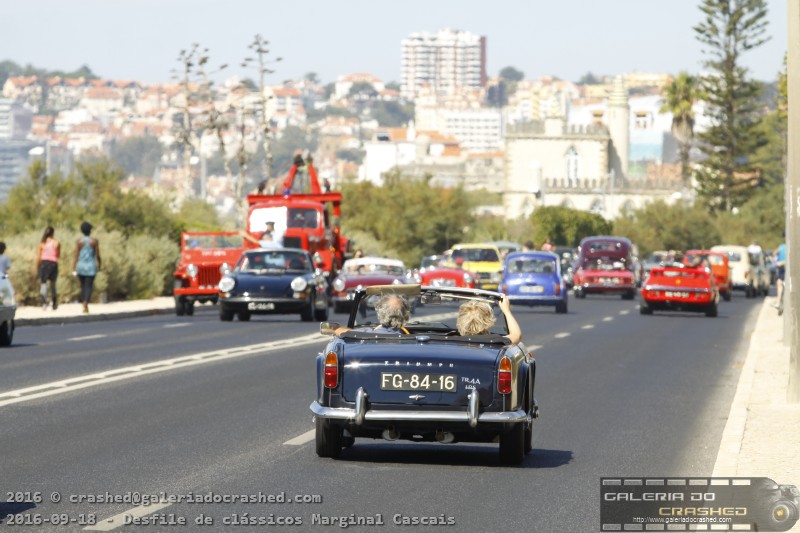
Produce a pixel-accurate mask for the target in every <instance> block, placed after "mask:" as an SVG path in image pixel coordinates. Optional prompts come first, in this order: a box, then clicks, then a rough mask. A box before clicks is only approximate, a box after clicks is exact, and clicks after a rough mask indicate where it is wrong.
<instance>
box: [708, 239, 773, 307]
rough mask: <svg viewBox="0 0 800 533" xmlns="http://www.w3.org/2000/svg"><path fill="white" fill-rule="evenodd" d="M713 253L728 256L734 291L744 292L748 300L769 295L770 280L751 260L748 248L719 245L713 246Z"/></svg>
mask: <svg viewBox="0 0 800 533" xmlns="http://www.w3.org/2000/svg"><path fill="white" fill-rule="evenodd" d="M711 251H712V252H722V253H724V254H726V255H727V256H728V265H729V266H730V269H731V284H732V286H733V289H734V290H741V291H744V294H745V296H746V297H747V298H753V297H755V296H757V295H759V294H761V295H763V296H766V295H767V294H768V293H769V280H768V279H767V278H766V277H764V276H763V274H761V273H760V272H759V270H758V265H757V263H754V262H753V261H752V260H751V257H750V253H749V252H748V251H747V246H736V245H727V244H726V245H717V246H712V247H711ZM762 265H763V256H762Z"/></svg>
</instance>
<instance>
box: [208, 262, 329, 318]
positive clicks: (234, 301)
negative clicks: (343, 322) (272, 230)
mask: <svg viewBox="0 0 800 533" xmlns="http://www.w3.org/2000/svg"><path fill="white" fill-rule="evenodd" d="M218 288H219V318H220V320H222V321H224V322H229V321H231V320H233V317H234V315H236V316H238V317H239V320H241V321H247V320H250V315H253V314H273V313H283V314H287V313H299V314H300V318H301V319H302V320H303V321H306V322H310V321H312V320H314V319H316V320H327V318H328V292H327V282H326V281H325V277H324V276H323V275H322V272H320V271H319V270H317V269H315V268H314V263H313V262H312V260H311V256H309V255H308V252H307V251H305V250H300V249H296V248H280V249H261V248H258V249H254V250H247V251H245V252H244V253H243V254H242V255H241V257H240V258H239V261H238V262H237V263H236V266H235V267H234V269H233V271H232V272H230V273H229V274H227V275H225V276H224V277H223V278H222V279H221V280H220V281H219V287H218Z"/></svg>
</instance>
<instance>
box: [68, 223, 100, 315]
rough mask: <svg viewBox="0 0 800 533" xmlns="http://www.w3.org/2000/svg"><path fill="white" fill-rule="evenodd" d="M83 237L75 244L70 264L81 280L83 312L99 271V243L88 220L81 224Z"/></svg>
mask: <svg viewBox="0 0 800 533" xmlns="http://www.w3.org/2000/svg"><path fill="white" fill-rule="evenodd" d="M81 233H83V237H81V238H80V239H78V242H77V243H76V245H75V263H74V264H73V266H72V270H73V275H75V276H78V279H79V280H80V282H81V303H82V304H83V312H84V313H88V312H89V301H90V300H91V299H92V291H93V290H94V278H95V276H96V275H97V272H99V271H100V243H99V242H98V241H97V239H95V238H94V237H90V234H91V233H92V225H91V224H90V223H88V222H84V223H83V224H81Z"/></svg>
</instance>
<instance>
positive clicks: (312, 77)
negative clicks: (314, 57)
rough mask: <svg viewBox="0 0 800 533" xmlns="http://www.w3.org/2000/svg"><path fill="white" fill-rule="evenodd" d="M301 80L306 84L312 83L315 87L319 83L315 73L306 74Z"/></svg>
mask: <svg viewBox="0 0 800 533" xmlns="http://www.w3.org/2000/svg"><path fill="white" fill-rule="evenodd" d="M303 79H304V80H306V81H307V82H308V83H313V84H314V85H317V84H318V83H319V76H318V75H317V73H316V72H306V75H305V76H303Z"/></svg>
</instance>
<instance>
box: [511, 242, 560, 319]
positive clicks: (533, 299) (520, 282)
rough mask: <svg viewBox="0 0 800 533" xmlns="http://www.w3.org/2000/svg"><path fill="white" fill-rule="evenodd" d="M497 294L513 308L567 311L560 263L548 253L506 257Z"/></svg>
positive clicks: (520, 254)
mask: <svg viewBox="0 0 800 533" xmlns="http://www.w3.org/2000/svg"><path fill="white" fill-rule="evenodd" d="M500 292H502V293H504V294H506V295H507V296H508V299H509V301H510V302H511V303H512V304H514V305H529V306H534V305H551V306H554V307H555V308H556V313H566V312H567V287H566V285H565V284H564V279H563V278H562V276H561V262H560V261H559V258H558V256H557V255H556V254H554V253H551V252H515V253H511V254H508V256H507V257H506V261H505V265H504V268H503V278H502V279H501V280H500Z"/></svg>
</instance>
